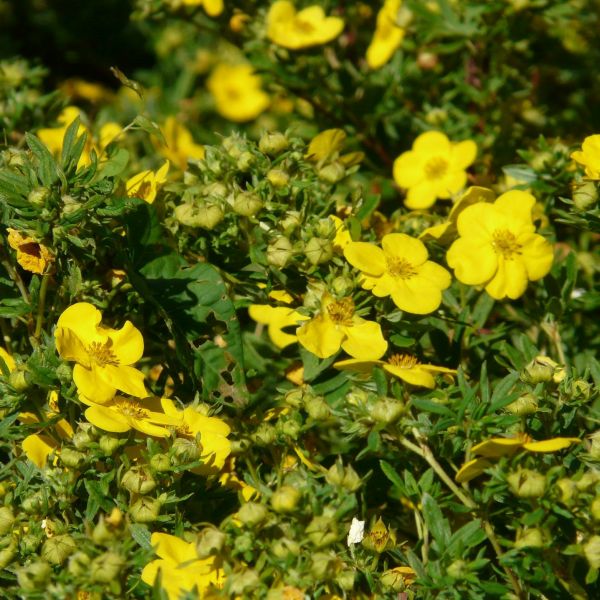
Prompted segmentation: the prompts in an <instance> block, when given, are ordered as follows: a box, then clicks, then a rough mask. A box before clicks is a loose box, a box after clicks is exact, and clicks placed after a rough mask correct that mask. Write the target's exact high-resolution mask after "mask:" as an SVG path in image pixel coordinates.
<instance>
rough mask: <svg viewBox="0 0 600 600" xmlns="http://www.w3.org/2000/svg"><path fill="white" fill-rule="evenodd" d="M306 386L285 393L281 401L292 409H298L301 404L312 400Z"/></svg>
mask: <svg viewBox="0 0 600 600" xmlns="http://www.w3.org/2000/svg"><path fill="white" fill-rule="evenodd" d="M308 390H309V388H308V387H307V386H301V387H296V388H293V389H291V390H289V391H288V392H286V393H285V396H284V398H283V401H284V402H285V403H286V404H287V405H288V406H291V407H292V408H300V406H302V403H303V402H308V400H310V399H311V398H314V396H313V395H312V393H310V391H308Z"/></svg>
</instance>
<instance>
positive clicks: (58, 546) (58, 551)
mask: <svg viewBox="0 0 600 600" xmlns="http://www.w3.org/2000/svg"><path fill="white" fill-rule="evenodd" d="M76 549H77V544H76V543H75V540H74V539H73V538H72V537H71V536H70V535H69V534H67V533H64V534H62V535H55V536H53V537H51V538H48V539H47V540H46V541H45V542H44V545H43V546H42V558H43V559H44V560H47V561H48V562H49V563H52V564H53V565H62V564H63V563H64V562H65V560H67V558H69V556H71V554H73V552H75V550H76Z"/></svg>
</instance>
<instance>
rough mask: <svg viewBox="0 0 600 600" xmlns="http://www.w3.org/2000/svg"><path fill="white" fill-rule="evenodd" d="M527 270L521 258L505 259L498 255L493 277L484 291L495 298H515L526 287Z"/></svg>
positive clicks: (520, 294)
mask: <svg viewBox="0 0 600 600" xmlns="http://www.w3.org/2000/svg"><path fill="white" fill-rule="evenodd" d="M527 283H528V279H527V271H526V269H525V263H524V262H523V261H522V260H519V259H514V260H506V259H505V258H504V257H503V256H499V257H498V270H497V271H496V274H495V275H494V277H493V279H492V280H491V281H490V282H489V283H488V284H487V285H486V286H485V291H486V292H487V293H488V294H489V295H490V296H491V297H492V298H495V299H496V300H502V299H503V298H506V297H508V298H510V299H511V300H515V299H516V298H519V297H520V296H522V295H523V293H524V292H525V290H526V289H527Z"/></svg>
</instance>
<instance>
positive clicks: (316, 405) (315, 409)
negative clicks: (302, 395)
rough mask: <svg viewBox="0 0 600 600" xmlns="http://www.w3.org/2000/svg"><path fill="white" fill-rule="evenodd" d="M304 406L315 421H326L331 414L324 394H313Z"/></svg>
mask: <svg viewBox="0 0 600 600" xmlns="http://www.w3.org/2000/svg"><path fill="white" fill-rule="evenodd" d="M304 408H305V409H306V412H307V413H308V414H309V416H310V418H311V419H314V420H315V421H325V420H326V419H328V418H329V417H330V416H331V409H330V408H329V404H327V402H325V399H324V398H323V397H322V396H313V397H311V398H308V399H307V400H306V401H305V403H304Z"/></svg>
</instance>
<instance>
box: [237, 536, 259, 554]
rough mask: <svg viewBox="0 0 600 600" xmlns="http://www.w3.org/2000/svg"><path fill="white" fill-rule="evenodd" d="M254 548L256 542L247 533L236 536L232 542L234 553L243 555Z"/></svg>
mask: <svg viewBox="0 0 600 600" xmlns="http://www.w3.org/2000/svg"><path fill="white" fill-rule="evenodd" d="M255 547H256V542H255V538H254V535H253V534H252V533H250V532H249V531H248V532H246V533H242V534H241V535H236V536H235V540H234V542H233V548H234V550H235V552H236V553H238V554H244V553H245V552H250V551H251V550H253V549H254V548H255Z"/></svg>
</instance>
